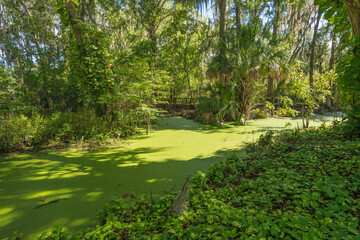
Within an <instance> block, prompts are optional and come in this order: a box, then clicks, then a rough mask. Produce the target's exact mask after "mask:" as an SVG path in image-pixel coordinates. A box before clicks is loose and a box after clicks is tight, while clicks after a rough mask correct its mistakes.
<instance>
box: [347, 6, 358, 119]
mask: <svg viewBox="0 0 360 240" xmlns="http://www.w3.org/2000/svg"><path fill="white" fill-rule="evenodd" d="M345 6H346V9H347V10H348V13H349V16H350V22H351V28H352V34H353V35H354V36H355V35H360V0H345ZM358 52H359V49H354V55H355V56H356V57H359V53H358ZM358 80H359V79H358ZM359 85H360V80H359V81H358V86H359ZM359 102H360V100H359V95H358V94H357V93H354V96H353V103H352V104H353V105H357V104H359ZM358 121H359V122H360V120H358Z"/></svg>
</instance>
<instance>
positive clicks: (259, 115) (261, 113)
mask: <svg viewBox="0 0 360 240" xmlns="http://www.w3.org/2000/svg"><path fill="white" fill-rule="evenodd" d="M251 117H252V118H255V119H264V118H267V117H268V113H267V111H266V110H265V109H260V108H255V109H253V110H251Z"/></svg>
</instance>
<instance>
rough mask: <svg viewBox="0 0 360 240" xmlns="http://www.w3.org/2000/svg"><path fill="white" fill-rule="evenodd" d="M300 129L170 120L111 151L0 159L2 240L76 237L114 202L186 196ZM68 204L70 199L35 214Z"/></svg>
mask: <svg viewBox="0 0 360 240" xmlns="http://www.w3.org/2000/svg"><path fill="white" fill-rule="evenodd" d="M333 119H334V118H333V116H332V115H331V114H329V115H319V116H317V117H316V118H315V119H314V121H312V120H311V125H320V124H321V123H322V122H328V123H329V122H331V121H332V120H333ZM289 125H291V126H290V127H289ZM298 125H299V126H301V119H292V118H270V119H259V120H250V121H248V123H247V125H246V126H234V125H232V124H228V123H225V125H224V126H223V127H221V128H218V127H213V126H204V125H201V124H199V123H197V122H193V121H192V120H188V119H184V118H180V117H171V118H169V117H165V118H161V119H159V120H158V122H157V125H156V126H154V127H153V130H152V131H151V132H150V134H149V135H145V134H141V135H135V136H131V137H129V138H128V139H127V140H124V141H122V142H121V144H120V145H118V146H116V147H113V148H110V149H106V150H96V151H90V152H86V151H85V152H84V151H81V150H80V149H70V150H68V151H57V150H47V151H42V152H26V153H22V154H13V155H9V156H6V157H5V156H3V157H0V181H1V182H0V206H1V207H0V228H1V231H0V239H2V238H4V237H11V236H12V235H13V232H14V231H18V232H22V233H23V234H24V235H23V236H24V239H29V240H30V239H32V236H33V235H34V234H39V233H41V232H43V231H45V230H46V229H48V228H50V227H53V226H55V225H61V226H62V227H63V230H65V231H66V232H69V233H74V232H76V231H78V230H80V229H84V228H86V227H88V226H91V225H95V224H96V223H97V222H96V221H95V220H96V212H97V210H99V209H101V208H102V207H103V206H104V205H105V204H106V203H107V202H108V201H109V200H110V199H111V197H112V196H117V197H121V196H122V195H124V194H126V193H128V192H132V193H133V194H135V196H137V197H140V196H142V195H145V197H146V198H147V199H150V190H151V191H152V194H153V197H154V199H157V198H159V197H161V196H162V195H163V194H164V191H169V190H170V189H172V188H173V187H174V185H176V186H175V188H174V190H178V189H179V188H180V187H181V185H182V184H183V181H184V179H185V177H186V176H187V174H188V173H191V174H192V176H194V175H195V174H196V171H205V170H206V169H207V168H208V166H209V165H210V164H212V163H216V162H218V161H221V160H224V159H225V158H226V156H227V155H229V154H230V155H233V154H234V152H236V153H238V152H239V151H240V153H241V148H242V147H243V146H244V144H245V143H253V142H254V141H255V140H256V139H257V138H258V137H259V136H260V135H261V134H264V133H266V131H269V130H272V131H278V130H283V129H291V128H294V127H297V126H298ZM285 127H286V128H285ZM42 197H44V198H45V201H44V202H42V201H41V200H42ZM63 198H67V199H66V200H60V201H59V202H57V203H53V204H49V205H47V206H44V207H41V208H38V209H35V207H36V206H38V205H41V204H44V203H47V202H49V201H53V200H56V199H63Z"/></svg>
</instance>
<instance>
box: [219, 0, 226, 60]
mask: <svg viewBox="0 0 360 240" xmlns="http://www.w3.org/2000/svg"><path fill="white" fill-rule="evenodd" d="M219 11H220V21H219V22H220V24H219V27H220V46H219V47H220V55H223V56H225V44H226V0H220V2H219Z"/></svg>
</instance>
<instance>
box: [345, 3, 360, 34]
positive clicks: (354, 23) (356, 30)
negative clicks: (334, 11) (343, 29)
mask: <svg viewBox="0 0 360 240" xmlns="http://www.w3.org/2000/svg"><path fill="white" fill-rule="evenodd" d="M345 6H346V9H347V10H348V13H349V16H350V22H351V28H352V33H353V35H357V34H360V0H345Z"/></svg>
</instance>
